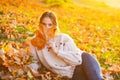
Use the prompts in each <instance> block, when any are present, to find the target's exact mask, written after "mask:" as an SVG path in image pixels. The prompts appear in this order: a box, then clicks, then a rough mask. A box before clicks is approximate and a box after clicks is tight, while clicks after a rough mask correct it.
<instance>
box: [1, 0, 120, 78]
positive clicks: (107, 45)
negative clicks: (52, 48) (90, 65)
mask: <svg viewBox="0 0 120 80" xmlns="http://www.w3.org/2000/svg"><path fill="white" fill-rule="evenodd" d="M49 10H50V11H53V12H54V13H55V14H56V15H57V17H58V23H59V27H60V30H61V32H63V33H67V34H69V35H70V36H71V37H72V38H73V39H74V41H75V43H76V44H77V46H78V47H79V48H80V49H81V50H85V51H87V52H89V53H91V54H93V55H94V56H95V57H96V58H97V59H98V61H99V62H100V65H101V69H102V72H103V75H104V78H105V79H106V80H120V0H0V43H1V44H0V46H1V47H0V49H1V50H2V48H3V49H4V52H3V53H4V54H2V55H5V52H6V53H7V51H8V52H9V51H10V50H9V48H10V47H9V46H8V44H12V45H13V44H14V45H16V46H18V47H19V45H18V44H19V43H23V44H21V46H25V44H24V42H25V41H27V40H28V37H31V36H33V35H34V31H35V30H36V29H38V22H39V17H40V15H41V14H42V13H43V12H45V11H49ZM6 46H7V47H6ZM6 48H7V49H6ZM14 48H16V47H14ZM5 50H7V51H5ZM5 57H6V58H7V56H5ZM1 59H2V60H3V57H2V58H1ZM11 60H12V59H11ZM8 61H9V60H8ZM13 62H14V60H13ZM4 63H5V60H4V62H1V65H3V64H4ZM10 64H11V63H9V64H8V63H7V68H9V67H10V66H9V65H10ZM11 65H12V64H11ZM24 65H25V64H24ZM4 66H5V67H6V65H5V64H4V65H3V67H4ZM8 66H9V67H8ZM22 68H23V67H22ZM17 69H18V68H17ZM2 70H3V69H2ZM8 71H9V70H8ZM9 72H10V73H12V76H13V72H14V76H16V77H18V78H20V77H21V76H19V75H17V74H15V71H13V72H11V71H9ZM16 73H17V72H16ZM28 77H30V75H29V76H28ZM54 77H55V76H54ZM21 78H22V77H21ZM23 78H24V77H23ZM49 80H50V79H49ZM51 80H52V78H51ZM57 80H68V79H63V78H57Z"/></svg>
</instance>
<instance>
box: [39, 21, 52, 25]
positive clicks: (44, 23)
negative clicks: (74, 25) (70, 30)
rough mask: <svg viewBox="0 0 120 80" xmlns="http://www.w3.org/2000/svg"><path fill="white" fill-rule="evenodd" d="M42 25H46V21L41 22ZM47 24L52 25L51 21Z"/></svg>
mask: <svg viewBox="0 0 120 80" xmlns="http://www.w3.org/2000/svg"><path fill="white" fill-rule="evenodd" d="M41 23H42V24H44V25H47V23H44V22H41ZM48 25H52V23H48Z"/></svg>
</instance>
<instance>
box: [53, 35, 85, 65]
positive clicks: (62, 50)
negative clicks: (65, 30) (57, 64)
mask: <svg viewBox="0 0 120 80" xmlns="http://www.w3.org/2000/svg"><path fill="white" fill-rule="evenodd" d="M56 45H57V46H56ZM54 49H55V50H56V53H57V55H58V56H59V57H61V58H62V59H63V60H64V61H65V62H67V63H68V64H70V65H79V64H81V63H82V59H81V54H82V52H83V51H81V50H80V49H78V48H77V46H76V44H75V42H74V41H73V39H72V38H71V37H70V36H68V35H66V34H62V35H60V38H59V42H57V43H55V45H54Z"/></svg>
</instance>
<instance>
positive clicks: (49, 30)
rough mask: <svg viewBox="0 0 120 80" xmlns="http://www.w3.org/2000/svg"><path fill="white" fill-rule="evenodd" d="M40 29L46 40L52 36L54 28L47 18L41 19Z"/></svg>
mask: <svg viewBox="0 0 120 80" xmlns="http://www.w3.org/2000/svg"><path fill="white" fill-rule="evenodd" d="M40 27H42V29H43V33H44V34H45V36H46V39H47V40H49V39H50V38H51V37H53V36H54V34H55V26H54V24H53V23H52V21H51V19H50V18H49V17H45V18H43V20H42V21H41V23H40Z"/></svg>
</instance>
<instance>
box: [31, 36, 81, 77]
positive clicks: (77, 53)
mask: <svg viewBox="0 0 120 80" xmlns="http://www.w3.org/2000/svg"><path fill="white" fill-rule="evenodd" d="M49 43H51V47H52V49H53V50H54V51H52V49H51V48H48V47H47V46H46V45H45V47H44V48H43V49H42V50H37V48H36V47H34V46H33V45H30V51H31V53H32V55H33V57H34V59H35V60H36V61H35V63H33V64H31V67H32V68H33V69H35V68H36V69H37V68H38V67H35V65H38V64H37V63H36V62H37V61H39V60H40V61H41V63H42V64H43V65H44V66H45V67H46V68H48V69H49V70H51V71H52V72H54V73H56V74H59V75H62V76H67V77H68V78H72V75H73V72H74V69H75V66H76V65H80V64H81V63H82V57H81V54H82V53H83V51H81V50H80V49H79V48H77V46H76V45H75V43H74V41H73V39H72V38H71V37H70V36H68V35H66V34H59V35H56V36H55V37H54V38H53V39H51V40H50V42H49ZM36 52H37V54H38V57H37V56H36ZM38 58H39V60H38Z"/></svg>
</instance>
